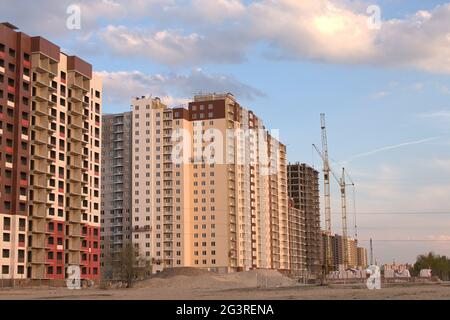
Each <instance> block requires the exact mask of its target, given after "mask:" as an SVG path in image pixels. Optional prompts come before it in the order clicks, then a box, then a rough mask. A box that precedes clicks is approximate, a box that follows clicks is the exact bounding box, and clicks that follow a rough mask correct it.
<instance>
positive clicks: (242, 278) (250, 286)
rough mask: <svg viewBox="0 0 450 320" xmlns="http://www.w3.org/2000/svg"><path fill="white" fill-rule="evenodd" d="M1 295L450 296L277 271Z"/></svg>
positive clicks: (449, 290) (433, 289) (431, 287)
mask: <svg viewBox="0 0 450 320" xmlns="http://www.w3.org/2000/svg"><path fill="white" fill-rule="evenodd" d="M5 299H40V300H46V299H75V300H81V299H82V300H84V299H89V300H91V299H94V300H97V299H100V300H122V299H125V300H128V299H135V300H156V299H157V300H215V299H220V300H222V299H223V300H230V299H231V300H252V299H257V300H278V299H281V300H290V299H302V300H308V299H314V300H316V299H323V300H329V299H330V300H331V299H346V300H347V299H364V300H378V299H393V300H403V299H427V300H428V299H440V300H442V299H445V300H450V284H443V283H441V284H439V283H435V284H431V283H429V284H427V283H425V284H417V283H416V284H413V283H411V284H390V285H384V286H383V287H382V289H380V290H374V291H371V290H368V289H367V288H366V287H365V286H364V285H363V284H354V285H328V286H308V285H301V284H298V283H297V282H295V281H293V280H292V279H289V278H287V277H284V276H282V275H280V274H278V272H275V271H268V272H263V273H261V272H258V273H256V272H252V271H249V272H242V273H239V274H228V275H217V274H211V273H207V272H195V273H194V274H170V273H169V274H164V275H161V276H158V277H155V278H152V279H150V280H147V281H143V282H139V283H137V284H136V285H135V287H133V288H131V289H99V288H90V289H82V290H68V289H65V288H58V289H51V288H39V289H38V288H35V289H0V300H5Z"/></svg>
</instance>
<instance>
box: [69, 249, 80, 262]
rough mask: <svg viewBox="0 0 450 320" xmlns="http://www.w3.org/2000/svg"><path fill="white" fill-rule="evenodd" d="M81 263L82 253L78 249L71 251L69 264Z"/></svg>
mask: <svg viewBox="0 0 450 320" xmlns="http://www.w3.org/2000/svg"><path fill="white" fill-rule="evenodd" d="M80 263H81V260H80V253H79V252H76V251H72V252H69V259H68V264H70V265H79V264H80Z"/></svg>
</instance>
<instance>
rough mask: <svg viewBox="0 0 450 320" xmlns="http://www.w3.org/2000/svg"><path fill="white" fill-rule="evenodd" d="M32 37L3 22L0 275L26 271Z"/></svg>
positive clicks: (0, 41)
mask: <svg viewBox="0 0 450 320" xmlns="http://www.w3.org/2000/svg"><path fill="white" fill-rule="evenodd" d="M30 76H31V39H30V37H29V36H27V35H26V34H24V33H22V32H16V31H15V27H14V26H12V25H9V24H0V268H1V270H0V278H2V279H23V278H25V277H26V265H27V254H26V249H27V247H26V242H27V241H26V238H27V225H28V180H29V173H30V168H29V161H30V159H29V158H30V105H31V77H30Z"/></svg>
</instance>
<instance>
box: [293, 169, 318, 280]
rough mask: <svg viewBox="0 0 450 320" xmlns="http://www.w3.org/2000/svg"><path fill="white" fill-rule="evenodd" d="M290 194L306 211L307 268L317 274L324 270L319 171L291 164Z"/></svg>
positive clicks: (294, 201)
mask: <svg viewBox="0 0 450 320" xmlns="http://www.w3.org/2000/svg"><path fill="white" fill-rule="evenodd" d="M288 195H289V197H290V198H291V199H292V200H293V204H294V207H295V208H297V209H299V210H301V211H302V212H304V215H305V237H306V238H305V241H306V244H305V247H306V261H307V269H308V271H309V272H310V273H311V275H316V276H317V275H319V274H320V273H321V272H322V268H321V265H322V257H321V256H322V253H321V241H322V239H321V231H320V194H319V172H318V171H317V170H315V169H314V168H312V167H310V166H308V165H307V164H304V163H293V164H289V165H288Z"/></svg>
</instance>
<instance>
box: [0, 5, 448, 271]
mask: <svg viewBox="0 0 450 320" xmlns="http://www.w3.org/2000/svg"><path fill="white" fill-rule="evenodd" d="M73 4H76V5H77V6H78V8H79V18H80V19H79V20H77V18H78V16H77V15H76V14H77V13H78V11H77V10H75V11H73V9H74V7H73V6H72V5H73ZM0 7H1V8H2V10H1V13H0V19H1V20H3V21H9V22H11V23H12V24H14V25H16V26H17V27H19V29H20V30H21V31H23V32H25V33H27V34H29V35H41V36H44V37H46V38H47V39H49V40H51V41H52V42H55V43H57V44H58V45H59V46H60V47H61V48H62V50H63V51H65V52H66V53H68V54H75V55H78V56H80V57H82V58H83V59H85V60H87V61H89V62H90V63H92V65H93V66H94V70H95V71H96V73H97V74H98V75H100V76H102V77H103V85H104V95H103V97H104V104H103V111H104V112H106V113H112V112H122V111H127V110H129V109H130V100H131V97H133V96H141V95H148V94H151V95H153V96H159V97H161V98H163V100H164V101H165V102H166V103H168V104H169V105H170V106H175V105H179V104H183V103H186V102H187V101H189V99H191V98H192V97H193V95H194V94H196V93H200V92H231V93H233V94H234V95H235V96H236V97H237V99H238V100H239V102H240V103H241V104H242V105H244V106H245V107H247V108H250V109H252V110H254V111H255V112H256V113H257V114H258V115H259V116H260V117H261V118H262V119H263V120H264V122H265V124H266V127H267V128H269V129H280V138H281V140H282V142H284V143H285V144H286V145H287V147H288V158H289V161H291V162H297V161H299V162H306V163H309V164H311V165H314V166H315V167H316V168H317V169H318V170H320V169H321V161H320V158H319V157H318V155H317V154H315V153H314V152H313V149H312V144H313V143H315V144H317V145H320V144H321V132H320V113H325V114H326V117H327V118H326V120H327V130H328V143H329V152H330V158H331V159H332V161H331V164H332V166H333V169H334V170H335V171H336V172H338V173H339V172H340V170H341V169H340V168H341V167H342V166H345V168H346V170H347V171H348V173H349V175H350V176H351V178H352V180H353V181H354V182H355V193H354V194H355V197H353V192H352V188H349V190H348V193H349V199H348V206H349V233H351V234H352V235H353V234H354V232H355V229H354V227H353V226H354V224H355V219H354V217H355V215H354V209H355V208H356V220H357V225H358V230H357V231H358V239H359V243H360V244H361V245H362V246H367V245H368V240H369V239H370V238H373V241H374V257H375V258H376V260H377V262H379V263H391V262H393V261H395V262H397V263H402V262H414V261H415V258H416V256H417V255H418V254H422V253H427V252H428V251H434V252H436V253H438V254H445V255H450V99H449V98H450V23H449V21H450V2H446V1H438V0H428V1H417V0H378V1H376V0H370V1H365V0H361V1H351V0H334V1H332V0H255V1H244V0H126V1H125V0H97V1H95V0H89V1H83V0H80V1H78V2H76V1H66V0H59V1H51V0H41V1H34V0H22V1H20V6H19V5H18V2H15V1H14V2H13V1H12V0H0ZM75 9H76V8H75ZM74 14H75V15H74ZM78 21H79V22H80V24H79V25H78V24H77V22H78ZM68 22H69V24H68ZM78 27H79V28H78ZM354 199H355V201H353V200H354ZM339 200H340V199H339V189H338V186H337V184H336V183H334V182H333V184H332V213H333V214H332V227H333V231H334V232H336V233H341V228H342V226H341V223H340V221H341V215H340V204H339ZM354 203H355V206H354ZM322 220H323V219H322Z"/></svg>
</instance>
